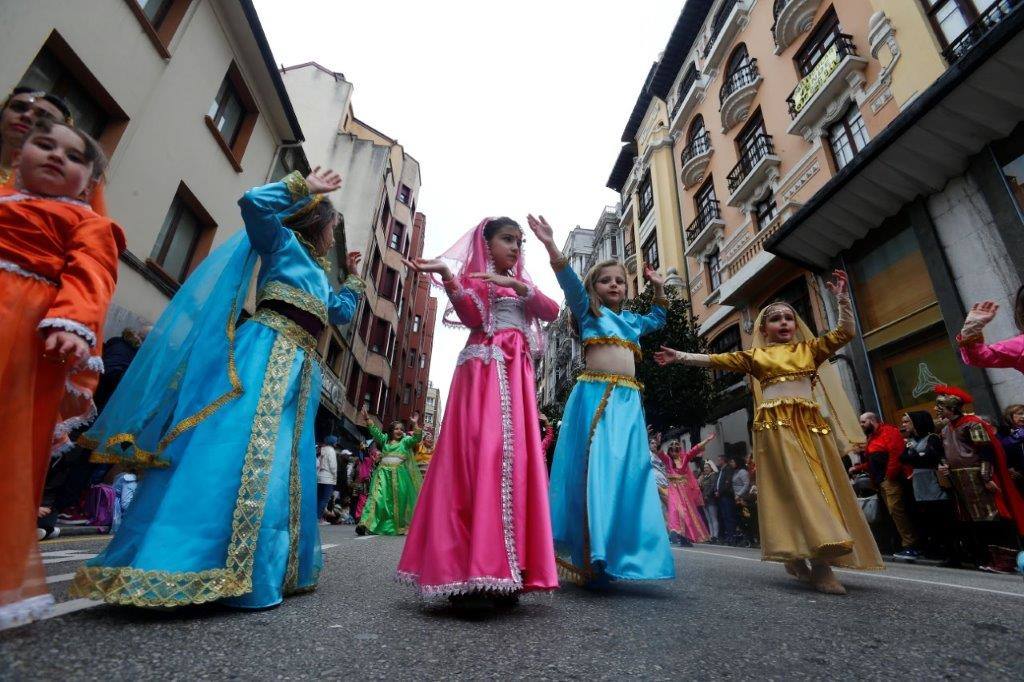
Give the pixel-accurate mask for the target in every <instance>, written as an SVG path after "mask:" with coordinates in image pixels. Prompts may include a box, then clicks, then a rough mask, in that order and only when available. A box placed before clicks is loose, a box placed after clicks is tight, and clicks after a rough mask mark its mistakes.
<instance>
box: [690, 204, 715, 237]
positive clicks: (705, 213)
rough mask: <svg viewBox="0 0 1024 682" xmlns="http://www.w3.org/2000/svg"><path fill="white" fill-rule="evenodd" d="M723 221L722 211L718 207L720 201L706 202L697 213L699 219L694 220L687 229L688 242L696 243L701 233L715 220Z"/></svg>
mask: <svg viewBox="0 0 1024 682" xmlns="http://www.w3.org/2000/svg"><path fill="white" fill-rule="evenodd" d="M721 219H722V209H721V208H720V207H719V205H718V199H709V200H708V201H705V202H704V203H703V204H702V205H701V207H700V208H699V209H698V211H697V217H696V218H694V219H693V222H692V223H690V225H689V227H687V228H686V241H687V242H690V243H692V242H694V241H696V239H697V237H698V236H700V233H701V232H703V231H704V230H705V229H706V228H707V227H708V226H709V225H710V224H711V222H712V221H713V220H721Z"/></svg>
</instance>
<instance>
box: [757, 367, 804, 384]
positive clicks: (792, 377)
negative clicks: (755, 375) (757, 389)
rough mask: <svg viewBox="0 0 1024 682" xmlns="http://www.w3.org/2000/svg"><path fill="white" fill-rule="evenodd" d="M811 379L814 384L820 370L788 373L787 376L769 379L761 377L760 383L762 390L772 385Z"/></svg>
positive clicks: (776, 376)
mask: <svg viewBox="0 0 1024 682" xmlns="http://www.w3.org/2000/svg"><path fill="white" fill-rule="evenodd" d="M808 377H809V378H810V379H811V381H812V382H813V381H814V380H816V379H817V378H818V370H816V369H811V370H802V371H799V372H786V373H785V374H773V375H771V376H767V377H761V378H759V379H758V382H760V384H761V388H762V389H763V388H765V387H766V386H771V385H772V384H781V383H784V382H786V381H800V380H801V379H806V378H808Z"/></svg>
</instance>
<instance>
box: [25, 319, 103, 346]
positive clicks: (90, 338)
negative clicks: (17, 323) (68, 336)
mask: <svg viewBox="0 0 1024 682" xmlns="http://www.w3.org/2000/svg"><path fill="white" fill-rule="evenodd" d="M52 327H56V328H57V329H63V330H64V331H66V332H71V333H72V334H76V335H78V336H81V337H82V338H83V339H85V342H86V343H88V344H89V347H90V348H92V347H93V346H95V345H96V335H95V334H93V332H92V330H91V329H89V328H88V327H86V326H85V325H84V324H82V323H81V322H75V321H74V320H69V319H67V318H66V317H47V318H46V319H44V320H43V321H42V322H40V323H39V325H38V326H37V327H36V329H50V328H52Z"/></svg>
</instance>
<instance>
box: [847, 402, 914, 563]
mask: <svg viewBox="0 0 1024 682" xmlns="http://www.w3.org/2000/svg"><path fill="white" fill-rule="evenodd" d="M860 427H861V429H862V430H863V431H864V435H865V436H867V443H866V444H865V445H864V454H865V461H864V462H861V463H860V464H857V465H855V466H853V467H850V472H851V473H856V472H860V471H867V472H868V473H869V474H870V475H871V479H872V482H874V484H875V486H876V487H877V488H878V496H879V498H881V500H882V501H883V502H884V503H885V507H886V509H888V510H889V516H891V517H892V520H893V523H894V524H896V532H897V533H899V536H900V544H901V545H902V546H903V549H902V551H900V552H897V553H896V554H895V555H894V556H895V557H896V558H898V559H904V560H907V561H913V560H914V559H917V558H919V557H920V554H919V553H918V551H917V550H916V549H915V548H914V545H915V544H917V538H916V537H915V534H914V525H913V523H911V520H910V514H909V512H908V511H907V508H906V505H905V503H904V492H905V488H906V484H907V481H908V480H910V478H911V476H913V474H914V470H913V468H911V467H910V466H909V465H907V464H903V463H902V462H901V461H900V458H901V457H902V455H903V452H904V451H905V450H906V448H907V444H906V441H904V440H903V436H902V435H900V431H899V429H897V428H896V427H895V426H893V425H892V424H886V423H884V422H883V421H882V420H881V419H879V418H878V415H877V414H875V413H874V412H865V413H864V414H862V415H861V416H860ZM883 466H884V469H883Z"/></svg>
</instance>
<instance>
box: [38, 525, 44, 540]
mask: <svg viewBox="0 0 1024 682" xmlns="http://www.w3.org/2000/svg"><path fill="white" fill-rule="evenodd" d="M36 537H37V538H38V539H40V540H42V539H43V538H45V537H46V531H45V530H43V529H42V528H36Z"/></svg>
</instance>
